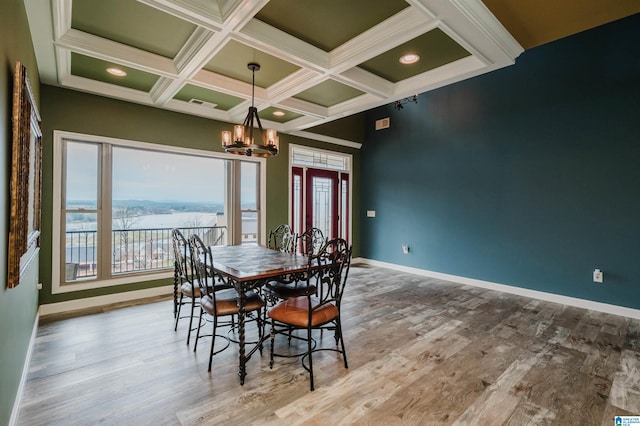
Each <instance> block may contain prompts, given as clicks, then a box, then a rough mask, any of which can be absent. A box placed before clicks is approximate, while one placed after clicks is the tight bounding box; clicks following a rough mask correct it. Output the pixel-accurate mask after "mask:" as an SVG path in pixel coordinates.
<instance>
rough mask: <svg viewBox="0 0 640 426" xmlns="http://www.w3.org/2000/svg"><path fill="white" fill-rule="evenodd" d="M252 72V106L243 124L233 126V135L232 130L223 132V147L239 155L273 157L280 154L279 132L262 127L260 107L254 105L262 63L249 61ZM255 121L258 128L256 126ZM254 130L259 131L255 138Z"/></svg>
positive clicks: (248, 66)
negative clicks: (257, 76)
mask: <svg viewBox="0 0 640 426" xmlns="http://www.w3.org/2000/svg"><path fill="white" fill-rule="evenodd" d="M247 68H249V69H250V70H251V72H252V79H251V106H250V107H249V112H248V114H247V117H246V118H245V119H244V122H243V123H242V124H237V125H235V126H233V135H232V134H231V131H229V130H224V131H223V132H222V147H223V148H224V150H225V151H226V152H229V153H231V154H237V155H246V156H249V157H251V156H255V157H271V156H274V155H277V154H278V148H279V146H280V141H279V139H278V133H277V132H276V131H275V130H273V129H267V130H263V129H262V124H260V117H258V109H257V108H256V107H255V106H254V97H255V90H256V71H259V70H260V65H259V64H256V63H253V62H251V63H249V64H248V65H247ZM254 123H255V124H257V125H258V128H257V129H255V128H254ZM254 132H256V133H257V135H256V137H257V138H258V141H257V143H256V139H255V138H254V136H253V135H254Z"/></svg>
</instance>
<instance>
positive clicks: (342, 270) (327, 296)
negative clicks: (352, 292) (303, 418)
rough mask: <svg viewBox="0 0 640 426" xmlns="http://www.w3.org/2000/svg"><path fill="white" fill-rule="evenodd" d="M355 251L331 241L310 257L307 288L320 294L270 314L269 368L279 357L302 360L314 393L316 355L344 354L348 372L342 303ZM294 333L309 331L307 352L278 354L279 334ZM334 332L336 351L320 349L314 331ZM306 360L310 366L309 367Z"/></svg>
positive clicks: (290, 300) (298, 299)
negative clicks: (331, 352)
mask: <svg viewBox="0 0 640 426" xmlns="http://www.w3.org/2000/svg"><path fill="white" fill-rule="evenodd" d="M351 251H352V248H351V247H350V246H349V245H348V244H347V242H346V241H345V240H343V239H341V238H336V239H334V240H331V241H328V242H327V243H326V244H325V245H324V246H323V247H322V249H320V250H319V251H318V253H316V254H312V255H310V256H309V266H308V272H307V286H308V287H311V286H312V285H313V286H315V288H316V292H315V293H314V292H311V291H308V292H307V294H306V295H305V296H298V297H291V298H288V299H287V300H284V301H282V302H280V303H278V304H277V305H275V306H274V307H273V308H271V309H270V310H269V314H268V315H269V317H270V318H271V334H270V337H271V348H270V358H269V367H271V368H273V364H274V357H275V356H285V357H288V356H302V366H303V367H304V368H305V369H306V370H307V371H308V372H309V378H310V389H311V390H314V379H313V354H314V353H315V352H318V351H336V352H338V353H341V354H342V358H343V360H344V368H348V365H347V353H346V351H345V346H344V338H343V334H342V323H341V317H340V302H341V300H342V293H343V291H344V287H345V284H346V282H347V276H348V275H349V266H350V263H351ZM291 329H300V330H305V331H306V337H304V340H306V343H307V350H306V352H304V353H302V354H296V355H284V354H276V353H275V351H274V342H275V337H276V334H286V335H290V331H291ZM326 329H330V330H334V337H335V347H318V346H319V345H318V344H317V342H315V341H314V340H313V339H312V336H311V332H312V330H326ZM305 358H306V359H307V360H308V366H307V365H305V363H304V360H305Z"/></svg>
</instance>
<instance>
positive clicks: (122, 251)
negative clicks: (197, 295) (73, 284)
mask: <svg viewBox="0 0 640 426" xmlns="http://www.w3.org/2000/svg"><path fill="white" fill-rule="evenodd" d="M172 229H173V228H152V229H114V230H112V232H111V247H112V254H111V273H112V274H114V275H117V274H125V273H131V272H142V271H155V270H161V269H167V268H172V267H173V248H172V242H171V230H172ZM178 229H179V230H180V232H182V233H183V234H184V235H185V236H187V237H189V236H190V235H193V234H197V235H198V236H199V237H200V238H202V241H204V243H205V244H207V245H208V246H216V245H223V244H225V243H226V230H227V227H226V226H202V227H184V228H178ZM65 245H66V269H65V277H66V279H65V281H67V282H69V281H75V280H77V279H80V278H91V277H95V276H96V275H97V264H98V258H97V256H98V250H97V247H98V238H97V231H69V232H67V233H66V244H65Z"/></svg>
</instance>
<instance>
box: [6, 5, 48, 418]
mask: <svg viewBox="0 0 640 426" xmlns="http://www.w3.org/2000/svg"><path fill="white" fill-rule="evenodd" d="M1 10H2V12H1V13H0V59H1V60H2V63H1V64H0V117H1V118H0V164H2V167H0V170H1V171H0V181H1V182H0V204H2V205H1V206H0V214H1V215H2V217H1V219H0V425H5V424H8V423H9V419H10V417H11V410H12V408H13V405H14V401H15V399H16V395H17V391H18V386H19V385H20V379H21V377H22V370H23V367H24V363H25V359H26V356H27V352H28V348H29V341H30V338H31V332H32V330H33V326H34V323H35V320H36V316H37V310H38V291H37V290H36V283H37V282H38V262H37V261H36V262H35V263H34V264H33V265H31V267H30V268H29V269H28V270H27V271H26V272H25V275H24V277H23V279H22V282H21V284H20V285H19V286H17V287H15V288H12V289H9V288H7V242H8V240H9V230H8V226H9V217H8V212H9V176H10V171H11V98H12V90H13V74H14V67H15V63H16V61H20V62H22V63H23V64H24V65H25V67H26V68H27V72H28V74H29V79H30V80H31V86H32V89H33V91H34V95H35V96H36V99H39V97H40V95H39V93H40V88H39V84H40V83H39V82H40V80H39V78H38V68H37V65H36V60H35V55H34V51H33V47H32V43H31V36H30V34H29V28H28V23H27V15H26V12H25V8H24V4H23V2H22V1H20V0H2V6H1ZM36 102H38V101H37V100H36Z"/></svg>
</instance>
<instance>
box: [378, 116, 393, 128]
mask: <svg viewBox="0 0 640 426" xmlns="http://www.w3.org/2000/svg"><path fill="white" fill-rule="evenodd" d="M389 124H390V120H389V117H386V118H381V119H380V120H376V130H382V129H388V128H389Z"/></svg>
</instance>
